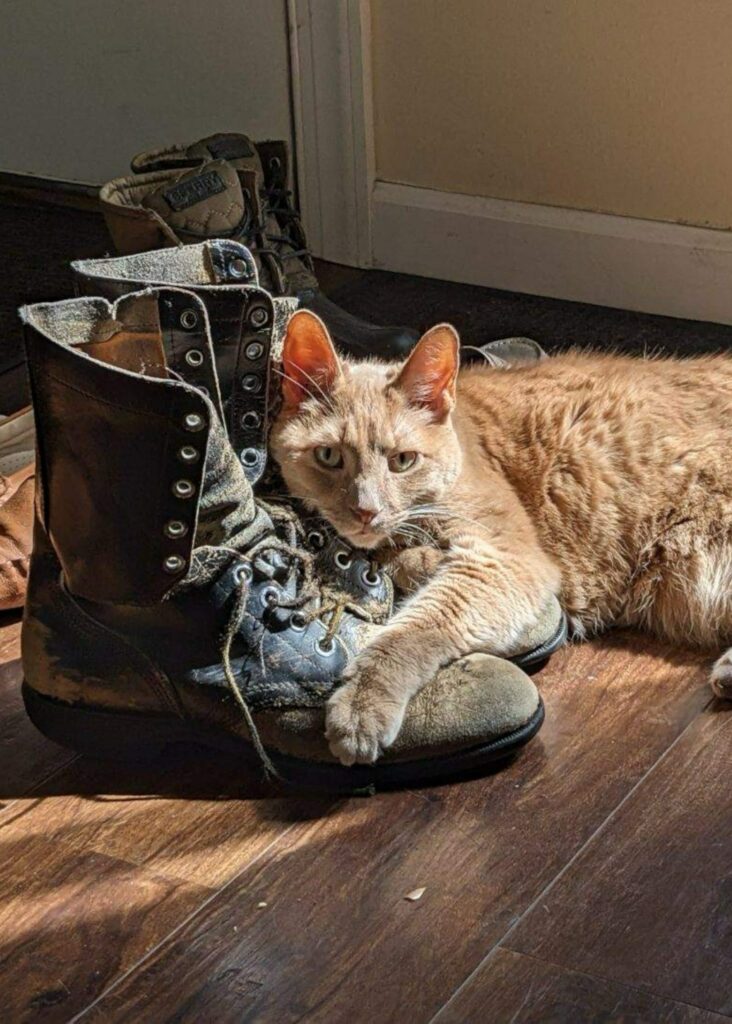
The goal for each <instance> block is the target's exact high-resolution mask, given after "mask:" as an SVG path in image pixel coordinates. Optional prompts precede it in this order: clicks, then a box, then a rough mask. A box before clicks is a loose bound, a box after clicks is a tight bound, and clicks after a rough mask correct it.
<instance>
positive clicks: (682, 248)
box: [371, 181, 732, 324]
mask: <svg viewBox="0 0 732 1024" xmlns="http://www.w3.org/2000/svg"><path fill="white" fill-rule="evenodd" d="M371 228H372V245H373V266H375V267H381V268H382V269H385V270H396V271H402V272H404V273H409V274H419V275H421V276H424V277H437V278H443V279H445V280H448V281H461V282H464V283H467V284H479V285H487V286H489V287H491V288H503V289H507V290H510V291H518V292H528V293H530V294H534V295H548V296H553V297H555V298H561V299H573V300H576V301H579V302H590V303H595V304H598V305H603V306H616V307H618V308H621V309H634V310H640V311H643V312H646V313H661V314H665V315H666V316H676V317H684V318H686V319H694V320H712V321H715V322H717V323H728V324H732V232H729V231H715V230H712V229H709V228H696V227H688V226H686V225H682V224H666V223H661V222H658V221H649V220H636V219H634V218H631V217H613V216H609V215H607V214H600V213H585V212H582V211H580V210H568V209H561V208H557V207H551V206H538V205H533V204H530V203H514V202H507V201H504V200H499V199H484V198H482V197H478V196H466V195H456V194H454V193H450V192H436V191H433V190H431V189H422V188H414V187H412V186H408V185H395V184H391V183H389V182H382V181H377V182H376V184H375V187H374V190H373V194H372V225H371Z"/></svg>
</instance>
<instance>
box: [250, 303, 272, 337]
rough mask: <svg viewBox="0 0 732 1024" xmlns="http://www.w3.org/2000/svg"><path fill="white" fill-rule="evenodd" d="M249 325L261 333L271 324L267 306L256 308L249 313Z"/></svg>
mask: <svg viewBox="0 0 732 1024" xmlns="http://www.w3.org/2000/svg"><path fill="white" fill-rule="evenodd" d="M249 323H250V325H251V326H252V327H253V328H254V329H255V330H256V331H260V330H261V329H262V328H263V327H266V326H267V324H268V323H269V310H268V309H267V307H266V306H254V307H253V309H252V310H251V312H250V313H249Z"/></svg>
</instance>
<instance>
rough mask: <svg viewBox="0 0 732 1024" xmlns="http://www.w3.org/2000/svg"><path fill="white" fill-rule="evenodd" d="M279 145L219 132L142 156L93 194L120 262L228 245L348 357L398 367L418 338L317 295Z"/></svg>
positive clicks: (284, 152)
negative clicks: (165, 249) (395, 362)
mask: <svg viewBox="0 0 732 1024" xmlns="http://www.w3.org/2000/svg"><path fill="white" fill-rule="evenodd" d="M288 164H289V160H288V153H287V146H286V144H285V143H284V142H279V141H272V142H262V143H254V142H252V140H251V139H249V138H248V137H247V136H246V135H238V134H230V133H228V134H227V133H220V134H217V135H212V136H210V137H209V138H207V139H202V140H201V141H200V142H195V143H193V144H192V145H189V146H170V147H168V148H164V149H158V150H154V151H151V152H149V153H141V154H139V155H138V156H136V157H134V159H133V160H132V169H133V171H135V175H134V176H132V177H126V178H117V179H115V180H114V181H110V182H108V183H107V184H106V185H104V186H103V187H102V189H101V192H100V194H99V198H100V202H101V206H102V210H103V212H104V216H105V219H106V221H107V225H108V227H109V231H110V234H111V235H112V239H113V241H114V244H115V246H116V248H117V250H118V251H119V252H120V253H136V252H143V251H145V250H148V249H158V248H160V247H161V246H164V245H180V244H184V243H190V242H198V241H201V240H202V239H204V238H231V239H234V240H237V241H240V242H243V243H245V244H246V245H247V246H248V247H249V248H250V249H251V251H252V253H253V254H254V257H255V259H256V262H257V266H258V269H259V273H260V279H261V282H262V284H263V286H264V287H265V288H267V290H268V291H269V292H271V293H272V294H273V295H275V296H280V295H292V296H295V297H296V298H297V299H298V301H299V304H300V307H302V308H305V309H310V310H312V311H313V312H314V313H317V314H318V316H319V317H320V318H321V319H322V320H323V321H324V322H325V323H326V324H327V325H328V328H329V330H330V332H331V336H332V337H333V340H334V341H335V343H336V344H337V345H338V346H339V347H340V348H341V349H342V350H343V351H345V352H350V353H352V354H354V355H358V356H368V355H373V356H378V357H379V358H382V359H390V358H401V357H403V356H404V355H406V354H407V352H409V350H410V349H411V348H412V346H413V345H414V344H415V342H416V341H417V340H418V338H419V334H418V332H417V331H414V330H412V329H410V328H408V327H378V326H376V325H374V324H368V323H366V322H365V321H363V320H360V319H358V317H355V316H353V315H352V314H351V313H348V312H346V310H344V309H341V308H340V306H337V305H336V304H335V303H334V302H331V301H330V299H328V298H327V297H326V296H325V295H323V293H322V292H321V291H320V287H319V285H318V281H317V278H316V276H315V273H314V270H313V261H312V258H311V256H310V252H309V250H308V247H307V242H306V239H305V233H304V231H303V227H302V223H301V221H300V216H299V213H298V211H297V208H296V207H295V205H294V203H293V201H292V193H291V191H290V190H289V189H288V178H289V166H288Z"/></svg>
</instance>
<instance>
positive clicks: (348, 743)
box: [325, 652, 407, 765]
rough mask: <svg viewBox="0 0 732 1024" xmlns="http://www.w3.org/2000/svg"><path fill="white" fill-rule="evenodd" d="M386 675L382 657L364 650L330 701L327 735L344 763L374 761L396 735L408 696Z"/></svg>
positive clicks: (333, 750) (368, 762) (336, 755)
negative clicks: (393, 684)
mask: <svg viewBox="0 0 732 1024" xmlns="http://www.w3.org/2000/svg"><path fill="white" fill-rule="evenodd" d="M387 679H388V668H387V666H386V665H385V664H384V661H383V659H381V658H379V657H376V656H374V655H370V654H369V653H367V652H364V654H362V655H360V656H359V657H358V658H356V660H355V662H353V664H352V665H351V666H350V667H349V669H348V670H347V671H346V673H345V674H344V682H343V685H342V686H341V687H339V689H338V690H337V691H336V692H335V694H334V695H333V696H332V697H331V698H330V700H329V701H328V706H327V709H326V728H325V735H326V738H327V740H328V744H329V746H330V749H331V752H332V753H333V754H334V756H335V757H337V758H338V760H339V761H340V762H341V764H345V765H352V764H371V763H372V762H374V761H375V760H376V759H377V758H378V757H379V756H380V755H381V754H382V753H383V751H384V750H386V748H387V747H390V746H391V744H392V743H393V742H394V740H395V739H396V738H397V736H398V734H399V730H400V729H401V726H402V721H403V719H404V712H405V711H406V707H407V697H406V696H401V695H400V694H399V693H398V690H399V689H400V687H392V686H389V683H388V681H387Z"/></svg>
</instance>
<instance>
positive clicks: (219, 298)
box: [72, 239, 296, 484]
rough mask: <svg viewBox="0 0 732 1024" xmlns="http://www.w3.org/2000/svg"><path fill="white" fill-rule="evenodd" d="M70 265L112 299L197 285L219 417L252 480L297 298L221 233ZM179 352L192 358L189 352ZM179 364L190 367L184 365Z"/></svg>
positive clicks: (86, 285) (84, 282) (258, 471)
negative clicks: (277, 289)
mask: <svg viewBox="0 0 732 1024" xmlns="http://www.w3.org/2000/svg"><path fill="white" fill-rule="evenodd" d="M72 272H73V275H74V280H75V286H76V290H77V292H78V293H79V294H82V295H103V296H105V297H106V298H108V299H110V300H112V299H116V298H118V297H119V296H121V295H125V294H127V293H129V292H130V291H136V290H139V289H143V288H146V287H160V286H162V285H165V284H171V285H176V286H178V287H182V288H185V289H186V290H187V291H190V292H193V293H195V294H196V295H197V296H198V298H199V299H200V300H201V301H202V302H203V303H204V304H205V306H206V309H207V312H208V321H209V324H210V331H211V340H212V344H213V351H214V356H215V361H216V373H217V376H218V380H219V382H220V388H221V394H222V396H223V404H224V422H225V424H226V427H227V431H228V435H229V439H230V441H231V444H232V447H233V448H234V451H235V452H236V453H237V455H238V457H239V459H240V461H241V464H242V467H243V469H244V472H245V474H246V477H247V479H248V480H249V481H250V483H252V484H254V483H256V482H257V481H258V480H259V479H260V478H261V476H262V474H263V472H264V470H265V467H266V463H267V431H268V425H269V423H270V422H271V418H272V413H273V411H274V407H275V406H274V403H276V401H277V399H278V395H279V386H278V379H277V373H276V369H277V366H278V365H279V362H280V354H281V350H282V344H283V341H284V335H285V329H286V326H287V320H288V318H289V316H290V314H291V313H292V312H293V311H294V309H295V308H296V300H294V299H291V298H287V297H282V298H273V297H272V296H271V295H270V294H269V293H268V292H266V291H265V290H264V289H263V288H261V287H260V285H259V279H258V274H257V267H256V264H255V262H254V259H253V257H252V255H251V253H250V252H249V250H248V249H247V248H246V247H245V246H243V245H241V244H239V243H237V242H232V241H227V240H222V239H218V240H215V241H210V242H203V243H199V244H198V245H190V246H186V247H185V248H179V249H162V250H158V251H156V252H149V253H142V254H139V255H134V256H123V257H113V258H111V259H103V260H79V261H77V262H75V263H72ZM182 356H183V358H184V359H186V358H187V359H190V358H191V356H192V354H191V353H189V352H184V353H182ZM195 358H198V357H197V356H196V357H195ZM179 369H181V370H183V371H185V370H187V371H188V373H189V374H190V366H189V365H185V364H184V365H182V366H179ZM202 369H203V366H202Z"/></svg>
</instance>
